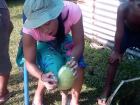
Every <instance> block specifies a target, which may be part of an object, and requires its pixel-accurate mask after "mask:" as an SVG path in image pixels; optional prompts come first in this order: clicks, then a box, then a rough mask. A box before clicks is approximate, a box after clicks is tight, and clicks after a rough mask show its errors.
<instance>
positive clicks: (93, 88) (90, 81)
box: [5, 0, 140, 105]
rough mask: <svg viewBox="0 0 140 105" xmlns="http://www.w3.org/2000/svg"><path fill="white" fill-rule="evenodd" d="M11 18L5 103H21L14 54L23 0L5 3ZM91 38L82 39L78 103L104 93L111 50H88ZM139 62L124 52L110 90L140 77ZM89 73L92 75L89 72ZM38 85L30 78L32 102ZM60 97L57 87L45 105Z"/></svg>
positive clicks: (91, 104)
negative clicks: (82, 66) (82, 65)
mask: <svg viewBox="0 0 140 105" xmlns="http://www.w3.org/2000/svg"><path fill="white" fill-rule="evenodd" d="M8 6H9V10H10V15H11V20H12V22H13V24H14V30H13V32H12V34H11V37H10V46H9V53H10V57H11V62H12V66H13V68H12V72H11V76H10V79H9V85H8V89H9V90H10V92H11V93H12V98H10V99H9V100H8V101H7V102H6V103H5V105H23V104H24V92H23V72H22V71H19V68H18V67H17V64H16V55H17V50H18V43H19V40H20V38H21V36H20V30H21V28H22V8H23V1H22V0H17V1H14V0H13V1H9V2H8ZM90 42H91V40H89V39H85V52H84V56H85V62H86V64H87V68H86V69H85V79H84V84H83V87H82V91H81V95H80V103H81V105H95V104H96V98H97V97H98V96H100V95H101V93H102V92H103V89H104V86H105V83H104V82H103V81H102V78H103V77H105V76H106V70H107V63H108V62H107V60H108V56H109V55H110V54H111V50H109V49H102V50H95V49H91V48H90V46H89V44H90ZM139 65H140V61H139V58H137V57H135V59H134V60H129V59H127V54H125V56H124V58H123V60H122V63H121V65H120V66H119V68H118V71H117V74H116V77H115V81H114V84H113V90H114V89H115V88H116V86H117V85H118V84H119V83H120V82H121V80H123V79H131V78H135V77H139V76H140V66H139ZM89 72H90V73H92V75H90V74H89ZM36 87H37V79H35V78H34V77H32V76H30V77H29V90H30V102H32V99H33V96H34V92H35V89H36ZM60 102H61V96H60V92H59V91H58V90H55V91H53V93H51V94H48V93H47V92H46V95H45V105H60Z"/></svg>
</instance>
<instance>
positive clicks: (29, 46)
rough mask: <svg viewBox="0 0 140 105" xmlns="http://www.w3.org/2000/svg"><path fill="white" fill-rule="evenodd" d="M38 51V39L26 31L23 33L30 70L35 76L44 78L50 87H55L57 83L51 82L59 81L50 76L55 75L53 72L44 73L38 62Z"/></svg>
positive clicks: (25, 55)
mask: <svg viewBox="0 0 140 105" xmlns="http://www.w3.org/2000/svg"><path fill="white" fill-rule="evenodd" d="M36 51H37V43H36V40H35V39H34V38H33V37H32V36H30V35H27V34H25V33H23V53H24V58H25V64H26V68H27V70H28V72H29V73H30V74H31V75H33V76H34V77H36V78H38V79H40V80H42V82H43V84H44V85H45V86H46V87H47V88H48V89H49V90H51V89H54V88H55V87H56V84H53V85H51V84H49V82H55V83H56V82H57V81H56V80H54V79H51V78H49V76H50V75H54V74H53V73H52V72H49V73H46V74H43V72H42V71H41V70H40V69H39V68H38V66H37V64H36ZM42 74H43V75H42Z"/></svg>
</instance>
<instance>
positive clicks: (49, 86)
mask: <svg viewBox="0 0 140 105" xmlns="http://www.w3.org/2000/svg"><path fill="white" fill-rule="evenodd" d="M51 75H52V76H54V74H53V73H52V72H49V73H46V74H42V75H41V80H42V82H43V84H44V85H45V87H46V88H47V89H48V90H53V89H55V88H56V86H57V82H58V81H57V80H55V79H52V78H49V77H50V76H51ZM50 83H53V84H50Z"/></svg>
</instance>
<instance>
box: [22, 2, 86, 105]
mask: <svg viewBox="0 0 140 105" xmlns="http://www.w3.org/2000/svg"><path fill="white" fill-rule="evenodd" d="M24 13H25V15H26V17H27V20H26V22H25V23H24V24H23V36H22V41H23V53H24V58H25V64H26V68H27V70H28V72H29V73H30V74H31V75H33V76H34V77H36V78H38V79H39V81H38V87H37V90H36V92H35V96H34V101H33V103H34V104H35V105H41V104H42V100H43V92H44V90H45V87H46V88H47V89H49V90H52V89H54V88H55V87H56V84H57V83H55V84H49V82H57V81H55V80H53V79H50V78H49V76H50V75H57V73H58V70H59V69H60V67H61V66H63V65H65V64H67V65H71V67H72V70H74V71H75V72H74V74H73V75H75V76H76V79H75V82H74V84H73V86H72V87H71V94H72V100H71V102H70V105H79V101H78V100H79V94H80V91H81V87H82V84H83V80H84V68H85V67H86V65H85V63H84V59H83V56H82V54H83V51H84V32H83V25H82V15H81V10H80V8H79V7H78V6H77V5H76V4H74V3H72V2H69V1H64V2H63V1H61V0H57V1H56V0H26V1H25V3H24ZM70 31H71V32H72V36H70V35H68V33H69V32H70ZM44 56H45V57H44ZM71 57H74V58H75V60H74V61H73V62H72V63H71V62H70V60H71Z"/></svg>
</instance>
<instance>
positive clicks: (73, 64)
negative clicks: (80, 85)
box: [66, 58, 78, 77]
mask: <svg viewBox="0 0 140 105" xmlns="http://www.w3.org/2000/svg"><path fill="white" fill-rule="evenodd" d="M66 65H70V66H71V67H72V69H71V71H75V72H74V73H73V75H74V76H75V77H77V76H78V71H77V70H78V63H77V62H76V61H75V60H74V58H72V60H70V61H68V62H67V63H66Z"/></svg>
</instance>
